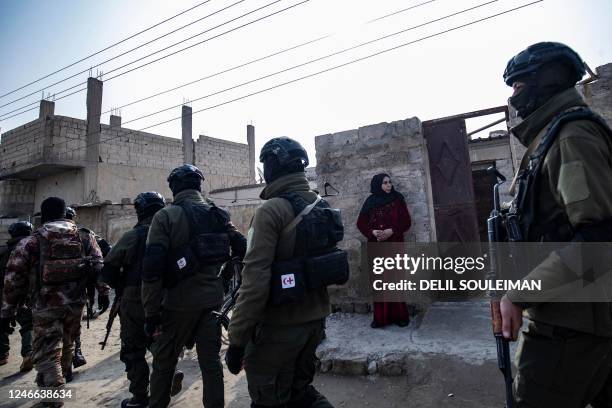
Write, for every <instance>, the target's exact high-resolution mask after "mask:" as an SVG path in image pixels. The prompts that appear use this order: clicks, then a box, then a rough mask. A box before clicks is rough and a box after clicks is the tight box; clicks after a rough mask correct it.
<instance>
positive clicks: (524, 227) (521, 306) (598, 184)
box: [500, 42, 612, 408]
mask: <svg viewBox="0 0 612 408" xmlns="http://www.w3.org/2000/svg"><path fill="white" fill-rule="evenodd" d="M584 74H585V67H584V63H583V61H582V59H581V58H580V57H579V56H578V54H577V53H576V52H575V51H574V50H572V49H571V48H569V47H568V46H567V45H564V44H560V43H553V42H542V43H537V44H533V45H531V46H529V47H527V49H525V50H523V51H522V52H520V53H519V54H517V55H516V56H515V57H513V58H512V59H511V60H510V62H508V65H507V68H506V71H505V72H504V81H505V82H506V84H507V85H508V86H511V87H512V88H513V90H514V93H513V95H512V97H511V98H510V104H511V105H512V106H513V107H514V108H515V109H516V111H517V113H518V115H519V116H520V117H521V118H522V119H523V121H522V122H521V123H519V124H518V125H516V126H514V127H513V128H512V129H511V131H512V133H513V134H514V136H516V137H517V138H518V140H519V141H520V142H521V143H522V144H523V145H524V146H525V147H527V152H526V153H525V155H524V157H523V160H522V161H521V166H520V169H519V172H518V174H517V176H516V178H515V183H514V184H515V185H516V186H517V187H518V188H517V192H516V195H515V199H514V201H513V203H512V206H511V208H510V214H509V216H508V223H509V225H510V226H515V227H516V228H509V235H510V239H511V240H514V241H527V242H573V243H576V246H578V245H580V246H581V247H584V248H585V250H586V248H588V247H589V245H588V242H610V241H612V194H610V191H611V190H610V188H611V186H612V130H610V128H609V126H608V125H607V124H606V122H605V121H604V120H603V119H601V118H600V117H599V116H598V115H596V114H595V113H593V112H592V111H591V110H590V109H589V108H588V106H587V104H586V103H585V101H584V99H583V98H582V96H581V95H580V94H579V93H578V91H577V90H576V88H575V85H576V82H578V81H579V80H580V79H581V78H582V77H583V76H584ZM514 220H516V221H517V222H516V225H515V224H514ZM576 246H568V247H567V248H576ZM564 251H565V250H564ZM561 252H562V251H559V253H561ZM574 255H578V256H580V255H579V254H576V253H574V254H573V255H572V258H573V259H572V260H574V259H579V258H577V256H576V257H574ZM566 256H567V255H563V256H560V255H559V254H558V253H553V254H551V255H550V256H549V257H547V258H546V260H545V261H544V262H542V263H541V264H540V265H538V266H537V267H535V268H534V269H533V270H531V271H529V274H528V275H527V276H526V277H525V278H524V279H526V280H534V281H536V280H539V281H541V282H542V283H544V285H545V287H546V286H547V285H548V286H551V287H555V290H560V288H561V287H562V284H561V283H566V282H567V281H568V280H567V279H576V278H577V275H576V274H575V273H574V272H573V271H571V270H570V269H571V268H568V266H567V263H566V262H565V259H563V258H565V257H566ZM585 275H586V273H585ZM579 279H583V278H582V277H581V278H579ZM598 284H599V281H596V283H595V285H598ZM559 293H560V292H559ZM500 306H501V314H502V323H503V331H504V336H505V337H506V338H508V339H511V340H516V339H517V335H518V332H519V329H520V328H521V326H522V324H523V317H526V318H527V319H528V321H529V325H528V327H527V328H526V329H525V330H524V331H523V334H522V336H521V337H520V342H519V345H518V348H517V368H518V370H517V374H516V378H515V379H514V395H515V399H516V404H515V407H520V408H548V407H555V408H557V407H558V408H583V407H585V406H587V405H589V404H590V405H591V406H592V407H595V408H608V407H612V304H611V303H607V302H595V301H593V302H586V301H585V302H579V303H571V302H565V303H562V302H538V303H532V302H530V299H528V298H527V299H526V298H525V296H524V295H523V293H521V292H520V291H518V290H511V291H508V293H507V294H506V295H505V296H504V297H503V298H502V299H501V302H500Z"/></svg>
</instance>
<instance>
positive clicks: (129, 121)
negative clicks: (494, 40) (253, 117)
mask: <svg viewBox="0 0 612 408" xmlns="http://www.w3.org/2000/svg"><path fill="white" fill-rule="evenodd" d="M497 1H499V0H490V1H488V2H485V3H482V4H479V5H476V6H474V7H470V8H467V9H463V10H461V11H458V12H455V13H451V14H448V15H446V16H444V17H439V18H436V19H433V20H430V21H427V22H425V23H421V24H418V25H415V26H411V27H408V28H405V29H403V30H400V31H396V32H394V33H391V34H387V35H384V36H382V37H378V38H375V39H373V40H370V41H366V42H362V43H360V44H357V45H354V46H351V47H348V48H344V49H342V50H339V51H335V52H332V53H331V54H327V55H324V56H322V57H318V58H315V59H311V60H308V61H306V62H303V63H300V64H297V65H293V66H291V67H288V68H285V69H282V70H280V71H276V72H273V73H271V74H266V75H263V76H260V77H258V78H255V79H252V80H249V81H246V82H242V83H240V84H238V85H234V86H231V87H229V88H225V89H222V90H220V91H216V92H213V93H210V94H208V95H204V96H201V97H199V98H196V99H192V100H190V102H196V101H199V100H202V99H206V98H209V97H211V96H215V95H219V94H221V93H224V92H227V91H231V90H233V89H237V88H240V87H242V86H245V85H248V84H252V83H254V82H257V81H261V80H262V79H266V78H270V77H273V76H276V75H280V74H282V73H285V72H288V71H292V70H294V69H297V68H301V67H304V66H306V65H310V64H313V63H315V62H319V61H322V60H324V59H327V58H331V57H334V56H337V55H340V54H343V53H346V52H349V51H352V50H355V49H357V48H361V47H364V46H366V45H370V44H373V43H375V42H378V41H382V40H385V39H388V38H391V37H394V36H396V35H399V34H403V33H406V32H408V31H411V30H414V29H417V28H421V27H424V26H426V25H429V24H433V23H437V22H439V21H442V20H445V19H447V18H451V17H454V16H457V15H460V14H463V13H466V12H469V11H472V10H475V9H477V8H480V7H484V6H487V5H489V4H491V3H495V2H497ZM181 105H182V104H178V105H172V106H169V107H167V108H164V109H161V110H158V111H155V112H152V113H149V114H146V115H143V116H139V117H137V118H135V119H131V120H128V121H126V122H124V124H128V123H132V122H136V121H138V120H141V119H144V118H147V117H149V116H153V115H157V114H159V113H162V112H166V111H169V110H171V109H174V108H178V107H180V106H181ZM105 113H106V112H105Z"/></svg>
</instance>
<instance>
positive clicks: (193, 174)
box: [168, 164, 204, 183]
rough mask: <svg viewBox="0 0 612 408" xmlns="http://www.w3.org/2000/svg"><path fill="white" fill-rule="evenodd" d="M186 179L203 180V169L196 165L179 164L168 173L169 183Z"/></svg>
mask: <svg viewBox="0 0 612 408" xmlns="http://www.w3.org/2000/svg"><path fill="white" fill-rule="evenodd" d="M184 179H195V180H200V181H202V180H204V174H202V171H201V170H200V169H198V168H197V167H196V166H194V165H191V164H183V165H182V166H178V167H177V168H175V169H174V170H172V171H171V172H170V174H169V175H168V183H172V182H173V181H178V180H184Z"/></svg>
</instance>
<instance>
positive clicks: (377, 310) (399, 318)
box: [357, 173, 411, 328]
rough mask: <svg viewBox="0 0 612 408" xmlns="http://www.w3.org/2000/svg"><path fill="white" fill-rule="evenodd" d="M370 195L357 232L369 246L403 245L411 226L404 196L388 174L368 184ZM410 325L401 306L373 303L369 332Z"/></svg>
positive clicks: (405, 311) (406, 314) (405, 309)
mask: <svg viewBox="0 0 612 408" xmlns="http://www.w3.org/2000/svg"><path fill="white" fill-rule="evenodd" d="M370 192H371V193H372V194H371V195H370V196H369V197H368V198H367V199H366V200H365V202H364V203H363V207H361V211H360V213H359V218H358V219H357V228H359V231H361V233H362V234H363V235H364V236H365V237H366V238H367V239H368V241H369V242H381V241H385V242H404V233H405V232H406V231H408V229H409V228H410V225H411V219H410V213H409V212H408V207H407V206H406V200H404V196H403V195H401V194H400V193H398V192H397V191H395V188H394V187H393V184H392V183H391V177H389V175H388V174H384V173H382V174H377V175H375V176H374V177H373V178H372V181H371V183H370ZM409 322H410V316H409V314H408V308H407V307H406V303H404V302H374V319H373V320H372V324H371V326H372V327H373V328H377V327H383V326H386V325H388V324H392V323H395V324H397V325H398V326H402V327H403V326H407V325H408V323H409Z"/></svg>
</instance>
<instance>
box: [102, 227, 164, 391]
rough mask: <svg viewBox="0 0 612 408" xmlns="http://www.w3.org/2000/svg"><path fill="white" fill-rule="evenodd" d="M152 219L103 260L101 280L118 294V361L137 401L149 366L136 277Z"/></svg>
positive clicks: (146, 385)
mask: <svg viewBox="0 0 612 408" xmlns="http://www.w3.org/2000/svg"><path fill="white" fill-rule="evenodd" d="M152 218H153V217H149V218H146V219H144V220H141V221H139V222H138V224H136V226H135V227H134V228H133V229H132V230H130V231H128V232H126V233H125V234H124V235H123V236H122V237H121V239H120V240H119V242H117V245H115V246H114V247H113V248H112V249H111V251H110V252H109V253H108V254H107V255H106V257H105V258H104V269H103V270H102V280H103V281H104V282H106V283H108V284H109V285H110V286H111V287H113V288H115V290H116V295H117V296H119V293H120V294H121V306H120V313H119V319H120V321H121V334H120V336H121V351H120V353H119V356H120V359H121V361H122V362H123V363H124V364H125V371H126V373H127V378H128V380H129V381H130V393H132V395H133V396H134V398H136V399H137V400H146V399H148V396H149V365H148V364H147V361H146V359H145V354H146V352H147V349H148V348H149V347H150V343H151V342H150V340H149V338H148V337H147V335H146V334H145V332H144V324H145V315H144V308H143V306H142V300H141V279H142V277H141V276H130V278H129V281H128V278H127V277H126V276H125V275H126V274H128V273H130V274H133V275H137V274H139V272H140V271H137V270H132V269H138V268H139V265H141V264H142V259H138V258H139V257H141V258H142V257H143V256H144V251H142V253H139V252H138V251H139V250H140V247H141V246H142V249H144V245H145V243H146V239H147V232H148V230H149V226H150V224H151V219H152Z"/></svg>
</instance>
